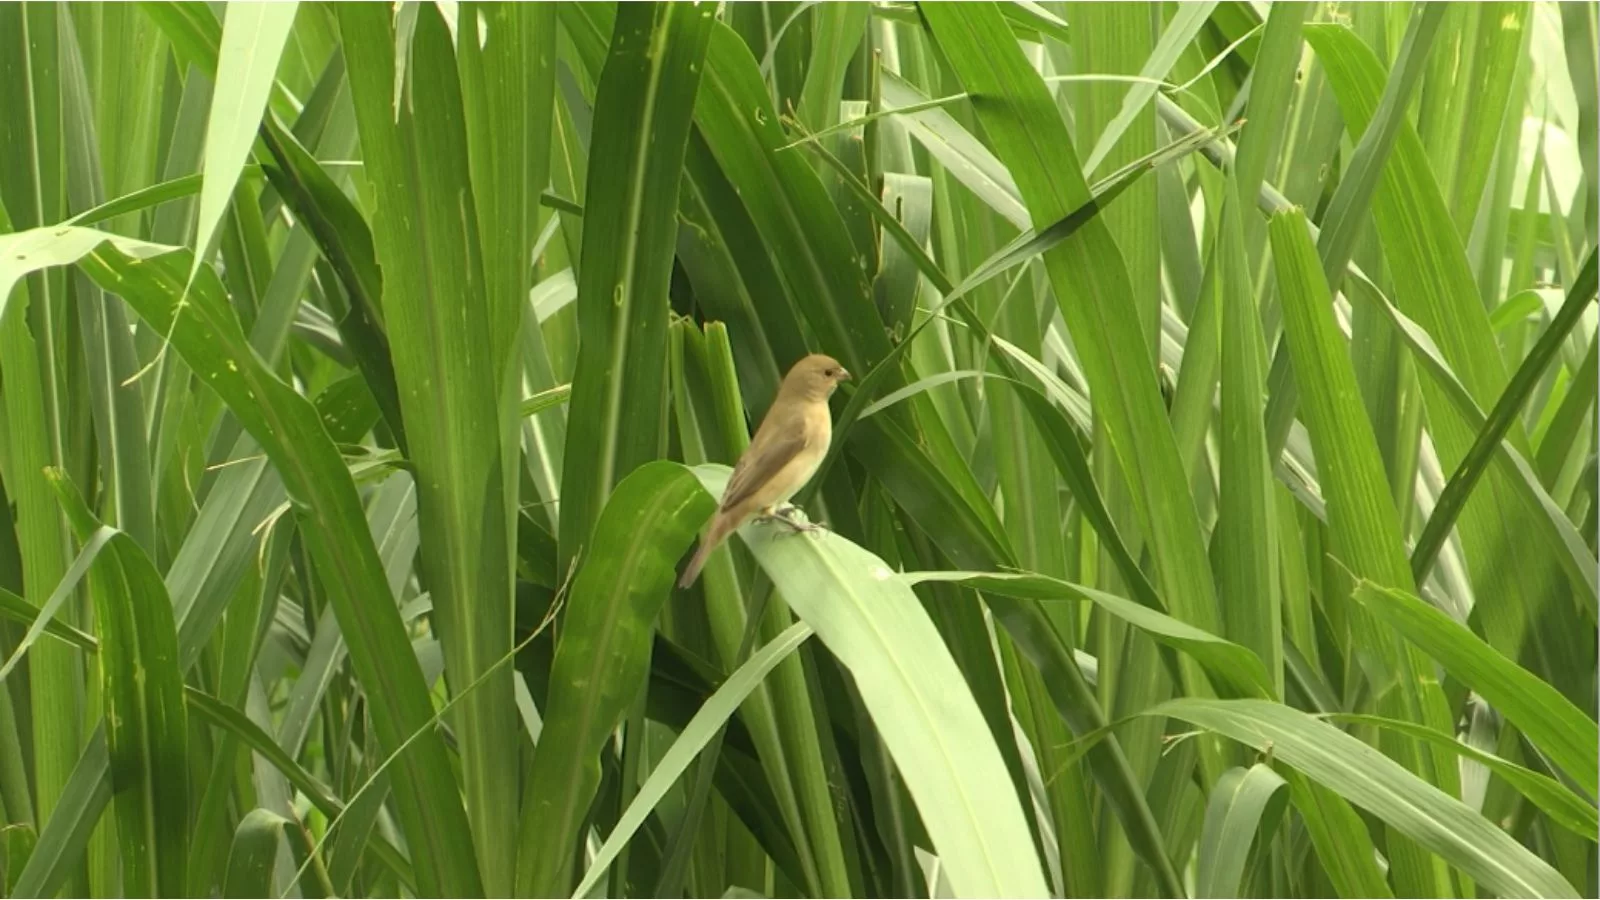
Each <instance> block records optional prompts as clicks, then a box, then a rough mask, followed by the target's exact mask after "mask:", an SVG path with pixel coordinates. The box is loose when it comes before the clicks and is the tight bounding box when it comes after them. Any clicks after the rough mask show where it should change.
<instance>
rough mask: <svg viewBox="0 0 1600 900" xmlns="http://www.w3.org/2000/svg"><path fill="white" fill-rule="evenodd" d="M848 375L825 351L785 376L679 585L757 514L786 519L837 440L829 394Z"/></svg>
mask: <svg viewBox="0 0 1600 900" xmlns="http://www.w3.org/2000/svg"><path fill="white" fill-rule="evenodd" d="M849 378H850V373H849V372H848V371H846V370H845V367H844V366H842V365H840V364H839V361H838V360H836V359H834V358H833V357H831V356H825V355H823V354H821V353H813V354H810V355H809V356H806V357H805V358H803V359H801V360H800V361H799V362H797V363H795V364H794V366H793V367H792V368H790V369H789V373H788V374H787V375H785V376H783V384H782V385H780V386H779V387H778V396H777V399H775V400H773V401H772V406H771V407H770V408H768V409H767V415H766V417H765V418H763V419H762V420H761V425H760V427H758V428H757V429H756V434H755V437H753V438H751V439H750V446H748V447H746V448H745V450H744V453H743V454H741V455H740V456H739V461H738V462H737V463H735V464H734V467H733V475H731V476H730V477H729V478H728V486H727V488H726V489H725V490H724V491H723V493H722V504H721V505H720V506H719V507H718V508H717V512H716V515H714V516H712V518H711V527H710V528H708V529H706V534H705V537H703V538H701V540H700V548H699V549H698V550H696V551H695V554H694V557H693V558H692V559H690V560H689V565H688V566H687V567H686V568H685V569H684V570H683V577H682V578H679V579H678V587H680V588H687V587H689V586H690V585H692V584H694V582H695V579H696V578H698V577H700V569H701V568H702V567H704V566H705V564H706V559H707V558H708V557H710V555H711V551H713V550H715V549H716V548H717V546H718V545H720V544H721V543H722V542H723V541H724V540H726V539H727V537H728V535H730V534H732V533H733V532H734V531H735V530H736V529H738V528H739V526H741V525H743V524H744V523H745V522H746V521H748V520H749V519H750V518H751V517H752V516H754V515H756V514H757V513H759V514H760V515H761V516H762V517H763V518H782V517H780V516H779V515H778V510H779V508H780V507H783V506H785V505H786V504H787V503H788V502H789V498H791V497H793V496H794V495H795V494H796V493H798V492H799V490H800V489H801V488H802V487H804V486H805V484H806V482H808V481H810V480H811V476H813V475H815V474H816V473H817V467H818V466H820V465H822V459H823V457H825V456H827V455H828V444H829V442H830V441H832V440H833V419H832V417H831V416H830V415H829V412H828V398H829V397H832V396H833V392H834V390H835V389H836V388H838V386H839V382H841V381H847V380H849ZM782 521H784V522H786V523H787V524H789V525H790V526H791V527H793V528H795V529H796V530H801V531H804V530H809V529H810V528H812V527H815V526H804V525H800V524H798V523H795V522H790V521H789V520H788V519H787V518H782Z"/></svg>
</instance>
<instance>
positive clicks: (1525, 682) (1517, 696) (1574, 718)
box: [1355, 582, 1600, 796]
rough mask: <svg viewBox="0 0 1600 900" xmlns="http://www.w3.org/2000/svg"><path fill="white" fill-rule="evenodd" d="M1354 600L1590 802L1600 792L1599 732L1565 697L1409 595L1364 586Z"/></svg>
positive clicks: (1357, 589)
mask: <svg viewBox="0 0 1600 900" xmlns="http://www.w3.org/2000/svg"><path fill="white" fill-rule="evenodd" d="M1355 597H1356V600H1357V602H1359V603H1361V605H1362V606H1364V607H1366V608H1367V609H1369V610H1371V611H1372V612H1373V614H1374V615H1376V616H1377V617H1378V618H1380V619H1382V620H1383V621H1384V622H1385V623H1387V624H1388V625H1389V626H1390V627H1392V628H1394V629H1396V630H1397V631H1399V632H1400V633H1401V634H1403V635H1405V636H1406V639H1407V640H1409V641H1411V642H1412V643H1414V644H1416V645H1417V646H1418V647H1420V648H1422V651H1423V652H1424V653H1426V654H1428V655H1429V656H1431V657H1433V658H1434V659H1436V660H1438V661H1439V664H1440V665H1441V666H1443V667H1444V669H1445V671H1447V672H1449V673H1450V674H1451V675H1452V676H1454V677H1455V678H1457V679H1459V680H1460V681H1461V682H1462V683H1463V684H1465V685H1467V686H1468V687H1470V688H1471V689H1472V690H1474V691H1476V692H1477V693H1478V694H1480V695H1482V697H1483V698H1484V699H1485V700H1487V701H1488V702H1489V705H1491V706H1493V707H1494V708H1495V709H1497V710H1499V711H1500V713H1501V715H1504V716H1505V717H1506V718H1507V719H1510V720H1511V721H1512V722H1514V723H1516V725H1517V727H1518V728H1520V729H1522V731H1523V733H1524V734H1526V735H1527V737H1528V739H1529V740H1531V741H1533V743H1534V744H1536V745H1538V746H1539V747H1540V748H1541V749H1543V750H1544V751H1545V752H1546V753H1548V754H1549V755H1550V757H1551V758H1552V759H1553V760H1555V762H1556V764H1557V765H1559V766H1560V767H1561V769H1562V771H1564V772H1566V773H1567V775H1568V776H1570V777H1571V778H1572V779H1573V780H1574V781H1576V782H1577V783H1578V784H1579V786H1581V787H1582V788H1583V789H1584V790H1585V791H1587V792H1588V793H1589V794H1590V795H1591V796H1593V795H1594V794H1595V792H1596V790H1597V789H1600V774H1597V773H1596V772H1595V766H1594V760H1595V758H1596V757H1597V756H1600V726H1596V724H1595V721H1594V719H1592V718H1590V717H1589V716H1587V715H1584V713H1583V712H1581V711H1580V710H1579V709H1578V707H1576V706H1575V705H1573V703H1572V701H1570V700H1568V699H1567V698H1566V697H1563V696H1562V695H1561V692H1560V691H1558V690H1556V689H1555V688H1553V687H1551V686H1550V685H1549V684H1547V683H1545V682H1544V681H1541V680H1540V679H1538V678H1537V677H1535V676H1534V675H1533V674H1532V673H1530V672H1528V671H1527V670H1526V669H1523V668H1521V667H1520V666H1518V665H1517V664H1516V663H1515V662H1512V661H1511V660H1509V659H1507V658H1506V657H1504V656H1502V655H1500V653H1498V652H1497V651H1495V649H1494V648H1493V647H1490V646H1489V645H1488V644H1486V643H1484V642H1483V641H1482V640H1480V639H1479V638H1478V637H1477V635H1474V634H1473V633H1472V632H1471V631H1468V630H1467V629H1466V628H1464V627H1462V626H1461V625H1459V624H1457V623H1456V622H1454V621H1453V620H1451V618H1450V617H1449V616H1447V615H1445V614H1444V613H1442V612H1440V611H1439V610H1437V609H1434V608H1433V607H1431V606H1429V605H1428V604H1426V603H1424V602H1422V601H1421V600H1419V599H1418V598H1417V597H1415V596H1414V595H1412V594H1410V593H1408V592H1406V591H1398V590H1394V589H1386V588H1382V587H1380V586H1378V585H1374V584H1370V583H1367V582H1362V583H1361V584H1359V585H1357V587H1356V594H1355Z"/></svg>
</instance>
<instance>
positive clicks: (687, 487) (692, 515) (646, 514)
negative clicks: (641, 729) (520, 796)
mask: <svg viewBox="0 0 1600 900" xmlns="http://www.w3.org/2000/svg"><path fill="white" fill-rule="evenodd" d="M711 509H712V502H711V498H709V497H707V496H706V495H705V493H704V492H703V491H701V490H700V489H699V487H698V485H696V484H695V482H694V481H693V479H690V478H687V477H685V474H684V469H683V467H682V466H681V465H679V464H677V463H671V462H666V461H656V462H652V463H647V464H645V465H643V466H640V467H639V468H637V469H635V470H634V471H633V473H632V474H631V475H629V476H628V477H627V478H624V479H623V480H622V483H621V484H619V485H617V488H616V490H615V491H612V492H611V499H610V500H609V501H607V503H606V506H605V509H604V510H602V511H601V513H600V518H599V521H597V522H596V523H595V528H594V534H593V535H592V536H591V544H590V548H589V549H588V550H586V551H585V553H584V557H583V562H582V564H581V566H580V568H579V570H578V576H577V580H576V581H574V582H573V585H572V595H571V596H572V599H571V600H570V601H569V603H568V606H567V611H566V618H565V619H564V620H563V623H562V627H561V637H560V641H559V642H558V643H557V645H556V652H555V661H554V662H553V663H552V665H551V668H550V699H549V703H548V705H547V706H546V708H545V709H544V710H542V711H541V712H542V713H543V714H544V730H543V731H542V732H541V733H540V735H539V745H538V747H537V748H536V749H535V751H534V754H533V770H532V772H531V773H530V775H529V781H528V788H527V791H526V795H527V797H528V799H529V802H528V803H527V804H526V805H525V807H524V809H523V819H522V822H523V824H522V835H521V840H522V844H521V850H520V853H519V858H518V860H517V888H518V890H517V892H518V893H519V894H522V895H531V896H540V897H548V896H554V895H556V894H566V893H568V892H569V891H571V889H572V880H573V872H572V870H571V866H572V861H573V848H574V847H576V846H578V840H579V835H580V829H581V828H582V826H583V822H584V819H585V817H586V816H587V814H588V811H589V806H590V804H591V803H592V802H593V801H594V795H595V791H596V789H597V788H598V787H599V785H600V747H601V745H602V744H603V743H605V741H606V739H607V737H608V736H609V735H610V734H611V732H612V731H613V730H615V729H616V727H617V724H618V723H619V722H621V721H622V717H623V715H624V714H625V713H626V711H627V709H628V706H629V705H630V704H631V703H632V702H633V701H634V698H635V697H637V696H638V693H639V689H640V686H641V685H642V684H643V683H644V679H645V677H646V675H647V674H648V672H649V665H650V641H651V630H652V628H653V627H654V624H655V620H656V616H657V614H658V613H659V612H660V611H661V605H662V603H664V602H665V601H666V599H667V595H668V593H669V592H670V591H671V588H672V582H673V580H674V577H675V575H676V572H675V569H676V566H677V562H678V558H679V556H681V555H682V553H683V551H684V549H685V548H687V547H688V545H689V543H690V542H691V541H692V540H693V539H694V535H695V532H696V530H698V529H699V527H700V525H701V523H702V522H704V520H705V518H706V516H707V515H708V514H709V513H710V512H711Z"/></svg>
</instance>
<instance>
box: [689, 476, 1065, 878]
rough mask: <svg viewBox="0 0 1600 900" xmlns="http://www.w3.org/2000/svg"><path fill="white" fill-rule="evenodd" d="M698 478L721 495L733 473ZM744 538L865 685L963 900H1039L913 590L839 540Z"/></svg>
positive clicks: (1016, 831)
mask: <svg viewBox="0 0 1600 900" xmlns="http://www.w3.org/2000/svg"><path fill="white" fill-rule="evenodd" d="M693 471H694V474H695V476H696V477H698V478H699V479H700V481H701V483H702V484H704V485H705V486H706V489H707V490H709V491H711V492H712V494H720V493H721V492H722V488H723V486H724V485H725V484H726V481H727V476H728V473H729V470H728V469H727V468H726V467H724V466H710V465H707V466H699V467H697V468H695V469H694V470H693ZM787 531H788V529H786V528H784V527H783V526H781V525H760V524H757V525H751V526H746V527H745V528H743V529H741V530H740V532H739V534H740V536H741V537H742V538H743V539H744V541H745V545H746V546H748V547H749V548H750V551H751V553H752V554H754V556H755V558H756V561H757V562H758V563H759V564H760V565H761V567H762V568H763V569H764V570H765V571H766V573H767V575H768V577H770V578H771V579H772V583H773V585H774V587H775V589H776V590H777V591H778V592H779V593H780V594H781V595H782V596H783V598H784V601H785V602H786V603H788V605H789V607H790V608H791V609H793V610H794V611H795V614H796V615H798V616H799V617H800V618H801V619H802V620H804V621H805V622H806V624H808V625H810V626H811V627H812V629H814V630H815V631H816V633H817V637H819V638H820V639H821V640H822V642H823V643H824V644H826V645H827V647H828V649H829V650H830V651H832V653H833V655H834V656H835V657H837V658H838V659H839V661H840V662H841V663H843V664H844V666H845V667H846V668H847V669H849V670H850V673H851V674H852V675H853V676H854V677H855V682H856V688H857V689H858V690H859V691H860V692H861V699H862V702H863V703H864V704H865V706H866V708H867V711H868V713H870V714H871V716H872V719H873V722H874V724H875V725H876V726H877V729H878V732H879V734H880V735H881V736H882V738H883V742H884V744H885V746H886V747H887V749H888V751H889V754H890V756H891V757H893V759H894V761H895V764H896V766H897V767H898V768H899V771H900V774H901V776H902V777H903V778H904V779H905V783H906V788H907V790H909V791H910V793H911V797H912V799H913V800H914V801H915V802H916V804H917V809H918V811H919V812H920V813H921V814H922V820H923V823H924V824H925V825H926V826H927V829H928V834H929V836H930V837H931V838H932V840H933V843H934V848H935V849H936V850H937V851H938V854H939V858H940V860H941V862H942V864H943V867H944V871H945V873H946V875H947V877H949V879H950V883H951V884H952V885H953V886H954V887H955V889H956V891H957V893H959V894H961V895H963V896H995V897H1001V896H1003V897H1012V896H1019V897H1020V896H1027V897H1036V896H1043V895H1044V894H1045V881H1044V875H1043V873H1042V871H1041V869H1040V867H1039V860H1038V858H1037V857H1036V856H1035V855H1034V853H1033V839H1032V837H1031V835H1030V834H1029V832H1028V826H1027V824H1026V821H1025V820H1024V819H1023V817H1022V805H1021V803H1020V802H1019V798H1018V797H1017V795H1016V792H1015V790H1014V789H1012V787H1011V781H1010V776H1009V775H1008V774H1007V772H1006V767H1005V764H1004V762H1003V761H1002V760H1001V757H1000V751H999V748H998V747H997V746H996V745H995V743H994V739H993V737H992V736H991V734H990V732H989V730H988V728H987V726H986V725H985V723H984V719H983V716H982V714H981V713H980V712H979V711H978V707H977V704H976V702H974V701H973V700H972V694H971V691H970V689H969V688H968V687H967V685H966V681H965V679H964V678H963V676H962V675H961V671H960V670H959V669H958V668H957V667H956V664H955V660H954V659H953V658H952V657H951V656H950V653H949V650H948V649H947V648H946V647H945V644H944V641H943V640H942V639H941V638H940V636H939V633H938V631H937V629H935V628H934V626H933V622H932V621H931V620H930V619H929V618H928V614H927V613H926V612H925V611H924V610H923V608H922V605H921V603H920V602H919V601H918V600H917V598H916V595H915V594H913V593H912V592H911V588H910V587H909V586H907V585H906V584H904V583H902V582H901V581H899V580H898V579H897V578H895V577H894V574H893V573H892V572H890V571H889V569H888V567H887V566H885V565H884V563H883V561H882V560H881V559H879V558H878V557H876V556H874V555H872V554H871V553H868V552H867V551H865V550H863V549H861V548H860V547H858V546H856V545H855V544H852V543H850V542H849V541H846V540H844V539H843V538H840V537H837V536H835V535H832V534H822V535H820V539H815V538H813V537H812V536H808V535H798V534H789V533H787Z"/></svg>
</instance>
